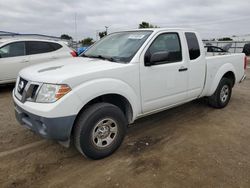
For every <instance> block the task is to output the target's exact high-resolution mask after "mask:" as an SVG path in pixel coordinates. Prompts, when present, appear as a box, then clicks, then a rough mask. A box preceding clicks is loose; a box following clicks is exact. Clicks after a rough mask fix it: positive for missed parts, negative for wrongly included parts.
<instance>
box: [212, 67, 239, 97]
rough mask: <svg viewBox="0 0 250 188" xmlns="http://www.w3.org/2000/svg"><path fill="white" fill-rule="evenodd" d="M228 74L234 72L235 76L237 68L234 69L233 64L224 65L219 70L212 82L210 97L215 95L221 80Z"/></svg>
mask: <svg viewBox="0 0 250 188" xmlns="http://www.w3.org/2000/svg"><path fill="white" fill-rule="evenodd" d="M227 72H233V73H234V75H235V72H236V71H235V68H234V67H233V65H232V64H230V63H226V64H224V65H222V66H221V67H220V68H219V70H218V71H217V73H216V75H215V77H214V79H213V80H212V84H211V87H210V90H209V92H208V96H211V95H213V94H214V92H215V90H216V89H217V87H218V85H219V82H220V80H221V78H222V77H223V76H224V75H225V74H226V73H227Z"/></svg>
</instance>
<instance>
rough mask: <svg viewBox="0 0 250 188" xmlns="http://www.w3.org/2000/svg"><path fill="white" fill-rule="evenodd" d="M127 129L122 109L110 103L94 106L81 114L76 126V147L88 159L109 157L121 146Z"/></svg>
mask: <svg viewBox="0 0 250 188" xmlns="http://www.w3.org/2000/svg"><path fill="white" fill-rule="evenodd" d="M126 127H127V121H126V119H125V116H124V114H123V112H122V111H121V110H120V108H118V107H117V106H115V105H112V104H109V103H97V104H94V105H92V106H90V107H89V108H88V109H87V110H85V111H84V112H82V114H80V116H79V118H78V120H77V122H76V124H75V129H74V143H75V146H76V148H77V149H78V151H79V152H81V153H82V154H84V155H85V156H87V157H88V158H92V159H101V158H104V157H107V156H109V155H110V154H112V153H113V152H114V151H115V150H116V149H117V148H118V147H119V146H120V145H121V143H122V140H123V138H124V136H125V133H126Z"/></svg>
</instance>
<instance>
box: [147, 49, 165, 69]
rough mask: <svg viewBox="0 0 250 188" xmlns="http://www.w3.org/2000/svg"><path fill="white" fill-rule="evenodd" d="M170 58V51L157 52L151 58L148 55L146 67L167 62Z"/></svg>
mask: <svg viewBox="0 0 250 188" xmlns="http://www.w3.org/2000/svg"><path fill="white" fill-rule="evenodd" d="M168 58H169V52H168V51H160V52H155V53H153V54H152V55H151V56H150V55H146V56H145V66H151V65H155V64H157V63H158V62H162V61H167V60H168Z"/></svg>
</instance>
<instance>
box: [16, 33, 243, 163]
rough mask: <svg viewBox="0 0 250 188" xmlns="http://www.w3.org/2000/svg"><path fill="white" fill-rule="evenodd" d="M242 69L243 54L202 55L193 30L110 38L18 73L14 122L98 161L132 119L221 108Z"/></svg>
mask: <svg viewBox="0 0 250 188" xmlns="http://www.w3.org/2000/svg"><path fill="white" fill-rule="evenodd" d="M245 68H246V61H245V55H244V54H232V55H223V56H213V57H205V51H204V47H203V43H202V40H201V38H200V36H199V35H198V34H197V32H195V31H194V30H190V29H167V28H160V29H159V28H158V29H143V30H132V31H123V32H116V33H113V34H110V35H108V36H106V37H104V38H103V39H102V40H100V41H98V42H97V43H95V44H94V45H93V46H92V47H91V48H89V49H88V50H87V51H86V52H84V53H83V54H82V55H81V57H77V58H72V59H64V60H56V61H55V62H53V63H48V64H46V63H45V64H40V65H35V66H32V67H29V68H26V69H23V70H22V71H21V72H20V73H19V77H18V79H17V82H16V87H15V89H14V91H13V99H14V104H15V112H16V118H17V120H18V121H19V122H20V123H21V124H22V125H24V126H25V127H27V128H29V129H31V130H33V131H35V132H36V133H38V134H40V135H41V136H43V137H45V138H50V139H54V140H57V141H59V142H60V143H62V144H64V145H65V146H69V144H70V140H71V141H73V143H74V144H75V146H76V148H77V149H78V150H79V152H81V153H82V154H84V155H85V156H87V157H89V158H92V159H100V158H103V157H106V156H108V155H110V154H111V153H113V152H114V151H115V150H116V149H117V148H118V147H119V146H120V144H121V143H122V140H123V138H124V136H125V133H126V128H127V125H128V124H131V123H133V122H134V121H135V120H136V119H138V118H141V117H143V116H146V115H150V114H153V113H156V112H159V111H162V110H165V109H168V108H172V107H174V106H177V105H181V104H183V103H186V102H188V101H191V100H194V99H197V98H201V97H207V98H208V103H209V104H210V105H211V106H213V107H215V108H223V107H225V106H226V105H227V104H228V102H229V100H230V97H231V93H232V88H233V86H234V85H235V84H237V83H239V82H241V81H242V80H243V79H244V78H245V70H244V69H245ZM71 138H72V139H71Z"/></svg>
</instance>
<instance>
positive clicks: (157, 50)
mask: <svg viewBox="0 0 250 188" xmlns="http://www.w3.org/2000/svg"><path fill="white" fill-rule="evenodd" d="M181 60H182V52H181V44H180V39H179V35H178V34H177V33H164V34H160V35H159V36H158V37H157V38H156V39H155V40H154V41H153V43H152V44H151V45H150V47H149V49H148V50H147V52H146V55H145V64H146V62H151V65H158V64H165V63H174V62H178V61H181Z"/></svg>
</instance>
